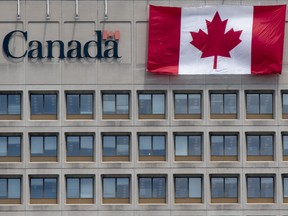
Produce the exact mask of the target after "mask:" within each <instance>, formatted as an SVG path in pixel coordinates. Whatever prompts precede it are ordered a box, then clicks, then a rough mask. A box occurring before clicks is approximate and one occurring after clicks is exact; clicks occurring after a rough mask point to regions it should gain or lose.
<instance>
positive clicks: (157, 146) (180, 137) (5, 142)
mask: <svg viewBox="0 0 288 216" xmlns="http://www.w3.org/2000/svg"><path fill="white" fill-rule="evenodd" d="M238 136H239V135H238V134H237V133H231V132H230V133H226V134H225V133H210V156H211V157H210V159H211V160H212V161H238V160H239V149H240V144H239V137H238ZM130 140H131V139H130V134H129V133H117V134H115V133H114V134H106V133H104V134H102V159H103V161H130V158H131V157H130V155H131V150H130V149H131V141H130ZM21 142H22V141H21V135H0V162H20V161H21ZM282 143H283V144H282V155H283V160H288V134H286V133H283V134H282ZM167 146H168V144H167V141H166V134H164V133H159V134H155V133H153V134H146V133H143V134H142V133H140V134H138V155H139V161H166V158H167V157H166V155H167V149H168V148H167ZM59 148H60V147H59V145H58V135H57V134H30V161H31V162H48V161H50V162H53V161H54V162H56V161H57V153H58V149H59ZM94 149H95V142H94V135H93V134H67V135H66V160H67V161H70V162H73V161H94V154H95V151H94ZM174 156H175V160H176V161H201V160H203V135H202V134H201V133H189V134H187V133H175V134H174ZM274 156H275V144H274V134H271V133H262V134H261V133H247V134H246V157H247V160H248V161H273V160H274Z"/></svg>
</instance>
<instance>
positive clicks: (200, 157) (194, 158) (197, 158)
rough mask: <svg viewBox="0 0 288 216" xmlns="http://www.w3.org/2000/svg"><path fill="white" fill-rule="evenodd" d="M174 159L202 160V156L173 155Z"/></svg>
mask: <svg viewBox="0 0 288 216" xmlns="http://www.w3.org/2000/svg"><path fill="white" fill-rule="evenodd" d="M175 161H202V156H175Z"/></svg>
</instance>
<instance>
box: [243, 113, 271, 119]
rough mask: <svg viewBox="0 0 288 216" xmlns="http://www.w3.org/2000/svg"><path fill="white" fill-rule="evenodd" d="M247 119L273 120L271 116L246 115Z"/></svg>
mask: <svg viewBox="0 0 288 216" xmlns="http://www.w3.org/2000/svg"><path fill="white" fill-rule="evenodd" d="M246 118H247V119H273V114H246Z"/></svg>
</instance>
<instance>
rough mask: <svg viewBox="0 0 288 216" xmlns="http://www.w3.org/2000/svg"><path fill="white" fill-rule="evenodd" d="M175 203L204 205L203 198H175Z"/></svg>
mask: <svg viewBox="0 0 288 216" xmlns="http://www.w3.org/2000/svg"><path fill="white" fill-rule="evenodd" d="M175 203H177V204H179V203H202V198H175Z"/></svg>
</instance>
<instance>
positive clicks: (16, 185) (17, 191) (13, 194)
mask: <svg viewBox="0 0 288 216" xmlns="http://www.w3.org/2000/svg"><path fill="white" fill-rule="evenodd" d="M0 185H1V184H0ZM20 196H21V181H20V179H8V198H11V199H20Z"/></svg>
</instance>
